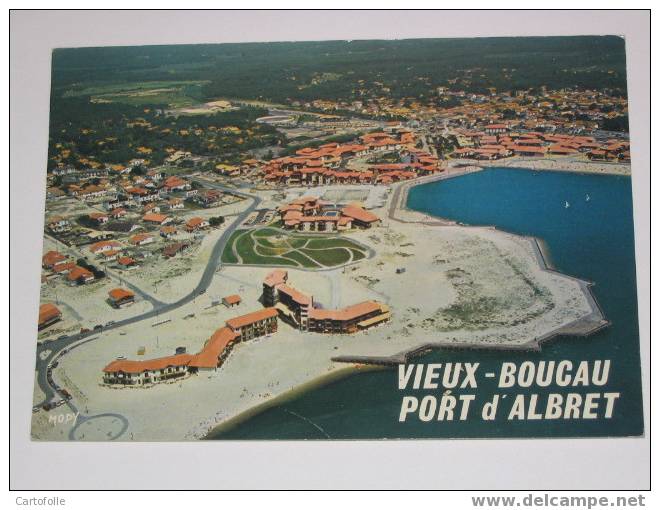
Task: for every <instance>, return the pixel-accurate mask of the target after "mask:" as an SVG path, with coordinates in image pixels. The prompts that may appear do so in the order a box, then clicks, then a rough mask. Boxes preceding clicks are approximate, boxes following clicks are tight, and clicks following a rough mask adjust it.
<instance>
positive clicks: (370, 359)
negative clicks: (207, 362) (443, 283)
mask: <svg viewBox="0 0 660 510" xmlns="http://www.w3.org/2000/svg"><path fill="white" fill-rule="evenodd" d="M482 169H483V167H478V168H475V167H469V169H468V170H467V171H465V172H462V173H454V174H449V173H447V174H439V175H435V176H431V177H430V178H425V179H424V180H417V181H412V182H411V181H406V182H404V183H402V184H401V185H399V186H397V188H396V189H395V193H393V194H392V196H391V200H392V203H391V204H389V206H390V207H389V210H390V217H391V218H392V219H393V220H395V221H401V220H398V219H397V218H396V217H395V216H396V213H397V212H399V211H401V210H405V211H407V212H409V213H413V214H415V215H421V216H428V217H433V218H437V219H438V220H439V221H442V222H446V224H450V225H456V226H458V227H460V228H468V229H471V228H483V226H481V227H478V226H472V225H462V224H456V222H454V221H453V220H448V219H446V218H441V217H437V216H433V215H431V214H424V213H420V212H419V211H414V210H412V209H409V208H408V206H407V199H408V191H409V190H410V189H411V188H412V187H414V186H420V185H423V184H430V183H432V182H436V181H439V180H444V179H449V178H453V177H460V176H462V175H466V174H468V173H474V172H478V171H481V170H482ZM527 170H529V169H527ZM404 221H405V220H404ZM405 222H406V223H408V222H410V221H405ZM486 228H492V229H493V230H497V231H499V232H503V233H505V234H508V235H514V236H517V237H520V238H522V239H525V240H527V241H528V242H529V243H530V244H531V245H532V246H533V249H534V251H535V254H536V259H537V262H538V264H539V267H540V268H541V269H542V270H544V271H548V272H553V273H558V274H561V275H562V276H565V277H568V278H570V279H573V280H575V281H577V282H578V283H579V285H580V286H581V287H582V289H583V291H584V293H585V295H586V296H587V299H588V300H589V301H590V303H591V304H592V314H593V315H596V316H599V317H596V320H595V321H594V323H590V322H589V318H581V319H578V320H576V321H574V322H573V323H570V324H567V325H564V326H562V327H559V328H557V329H556V330H553V331H550V332H548V333H546V334H545V335H542V336H541V337H539V338H535V339H533V340H530V341H529V342H527V343H525V344H521V345H517V346H516V345H507V346H484V345H481V344H464V345H461V346H457V345H456V344H452V343H444V342H437V343H436V342H431V343H425V344H422V345H419V346H416V347H414V348H413V349H408V350H405V351H402V352H399V353H397V354H395V355H393V356H385V357H379V356H368V355H367V356H337V357H333V358H332V361H333V362H336V363H353V364H360V365H361V367H359V368H357V367H355V366H347V367H345V368H338V369H337V370H336V371H333V372H331V373H328V374H323V375H321V376H319V377H316V378H313V379H311V380H310V381H308V382H306V383H304V384H301V385H299V386H297V387H295V388H293V389H291V390H288V391H286V392H284V393H282V394H280V395H277V396H275V397H273V398H272V399H269V400H267V401H265V402H262V403H260V404H257V405H256V406H254V407H252V408H250V409H247V410H245V411H243V412H241V413H239V414H237V415H236V416H233V417H231V418H229V419H227V420H226V421H224V422H222V423H219V424H217V425H216V426H214V427H213V428H211V429H210V430H209V431H208V432H207V434H206V435H204V436H202V437H200V439H203V440H219V439H221V438H215V437H213V436H217V435H220V434H222V433H223V432H225V431H228V430H231V429H233V428H234V427H236V426H238V425H240V424H242V423H244V422H246V421H248V420H249V419H251V418H253V417H254V416H257V415H259V414H260V413H262V412H264V411H266V410H268V409H272V408H273V407H275V406H278V405H281V404H283V403H285V402H288V401H291V400H292V399H294V398H295V397H297V396H300V395H303V394H305V393H307V392H309V391H311V390H314V389H317V388H320V387H323V386H326V385H328V384H331V383H333V382H335V381H338V380H340V379H344V378H346V377H349V376H351V375H354V374H356V373H359V372H360V371H375V370H386V369H388V368H390V367H392V366H394V365H397V364H401V363H409V362H410V361H411V359H414V358H416V357H418V356H420V355H423V354H426V353H428V352H430V351H440V350H443V349H451V350H487V351H509V350H512V351H537V352H538V351H541V349H542V346H543V344H545V343H548V342H550V341H552V340H557V339H560V338H562V337H566V336H582V337H586V336H590V335H592V334H595V333H597V332H599V331H600V330H602V329H603V328H606V327H608V326H609V325H610V322H609V321H608V320H607V319H606V317H605V314H604V312H603V311H602V309H601V307H600V304H599V303H598V301H597V299H596V297H595V295H594V294H593V293H592V292H591V286H592V285H593V283H592V282H587V281H586V280H583V279H581V278H578V277H575V276H571V275H568V274H565V273H562V272H561V271H557V270H556V269H555V267H554V265H553V264H552V261H551V257H550V250H549V246H548V245H547V243H546V242H545V241H544V240H543V239H539V238H537V237H535V236H522V235H520V234H516V233H513V232H507V231H505V230H501V229H499V228H498V227H497V226H486Z"/></svg>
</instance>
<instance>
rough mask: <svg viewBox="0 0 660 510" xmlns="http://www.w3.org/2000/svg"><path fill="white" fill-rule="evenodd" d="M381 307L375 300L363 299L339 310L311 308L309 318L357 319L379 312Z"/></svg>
mask: <svg viewBox="0 0 660 510" xmlns="http://www.w3.org/2000/svg"><path fill="white" fill-rule="evenodd" d="M381 311H382V307H381V304H380V303H377V302H376V301H363V302H361V303H356V304H354V305H351V306H347V307H346V308H341V309H339V310H323V309H321V308H312V309H311V310H310V311H309V318H310V319H316V320H336V321H348V320H352V319H358V318H360V317H362V316H363V315H367V314H368V313H372V312H381Z"/></svg>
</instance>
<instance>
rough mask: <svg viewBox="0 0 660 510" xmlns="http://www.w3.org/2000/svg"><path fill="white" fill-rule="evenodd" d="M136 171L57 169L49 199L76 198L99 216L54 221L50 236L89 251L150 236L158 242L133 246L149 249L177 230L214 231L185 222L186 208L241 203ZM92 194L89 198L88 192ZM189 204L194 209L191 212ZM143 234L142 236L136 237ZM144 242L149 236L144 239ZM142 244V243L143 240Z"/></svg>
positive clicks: (156, 172)
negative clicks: (92, 245) (128, 238)
mask: <svg viewBox="0 0 660 510" xmlns="http://www.w3.org/2000/svg"><path fill="white" fill-rule="evenodd" d="M138 166H139V165H138V164H136V166H131V165H129V166H122V165H109V166H108V167H106V168H89V169H82V170H77V169H74V168H71V167H62V168H59V167H58V168H55V169H54V170H53V172H52V174H50V175H49V186H48V195H47V196H48V199H49V200H52V201H57V200H59V199H60V198H63V197H67V196H68V197H73V198H76V199H78V200H81V201H82V202H85V203H86V204H87V205H89V206H93V207H95V208H96V210H94V211H92V212H90V213H88V214H87V215H84V216H81V217H76V218H72V217H65V216H63V215H52V216H49V217H48V218H47V220H46V230H47V231H48V232H49V233H50V234H52V235H54V236H56V237H57V238H58V239H60V240H61V241H63V242H65V243H66V244H69V245H83V244H88V243H93V242H95V241H98V240H102V239H105V238H112V237H118V236H127V235H131V234H135V233H138V232H140V231H147V232H152V233H155V234H156V235H155V237H154V236H151V239H152V241H139V240H138V241H136V242H133V241H132V240H131V244H133V245H142V244H148V243H149V242H153V241H155V240H157V239H158V232H155V229H160V228H162V227H170V228H167V229H165V230H163V231H162V237H165V238H168V239H169V238H171V237H173V236H174V235H175V234H176V232H177V230H181V231H187V232H196V231H198V230H201V229H204V228H206V227H208V226H209V224H208V221H207V220H204V219H201V218H190V219H188V220H187V221H185V220H183V219H181V218H180V216H179V213H180V212H183V211H184V210H185V209H186V207H197V208H212V207H218V206H221V205H224V204H227V203H232V202H235V201H237V200H240V198H239V197H237V196H235V195H233V194H231V193H227V192H223V191H219V190H216V189H205V188H202V187H200V186H197V185H193V183H192V182H191V181H190V180H189V179H186V178H184V177H181V176H179V175H170V176H166V175H165V173H164V172H163V171H162V170H160V169H158V168H154V169H150V170H144V169H142V170H141V171H140V172H139V173H137V174H136V173H134V172H133V169H134V168H136V167H138ZM88 191H89V192H88ZM186 203H188V206H186ZM136 231H138V232H136ZM140 235H141V236H145V239H147V237H148V236H146V234H143V233H141V234H140ZM138 239H139V238H138Z"/></svg>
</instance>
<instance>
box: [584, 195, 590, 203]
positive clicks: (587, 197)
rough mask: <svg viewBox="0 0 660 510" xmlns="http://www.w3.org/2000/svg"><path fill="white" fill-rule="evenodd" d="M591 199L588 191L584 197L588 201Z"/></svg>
mask: <svg viewBox="0 0 660 510" xmlns="http://www.w3.org/2000/svg"><path fill="white" fill-rule="evenodd" d="M589 200H591V197H590V196H589V193H587V196H586V197H584V201H585V202H588V201H589Z"/></svg>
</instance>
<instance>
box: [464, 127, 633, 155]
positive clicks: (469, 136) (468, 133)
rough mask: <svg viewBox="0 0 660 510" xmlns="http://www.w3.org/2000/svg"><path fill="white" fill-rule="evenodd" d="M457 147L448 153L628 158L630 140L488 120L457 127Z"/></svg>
mask: <svg viewBox="0 0 660 510" xmlns="http://www.w3.org/2000/svg"><path fill="white" fill-rule="evenodd" d="M456 134H457V140H458V141H459V144H460V147H458V148H456V149H455V150H454V151H453V152H452V154H451V157H453V158H459V159H478V160H493V159H501V158H508V157H511V156H523V157H544V156H546V155H548V156H575V155H579V154H584V155H585V156H586V157H587V158H589V159H601V160H605V161H622V162H630V143H629V142H628V141H622V140H616V139H612V140H607V141H605V142H598V141H597V140H596V139H595V138H594V137H592V136H578V135H565V134H553V133H544V132H538V131H529V132H518V131H511V129H510V127H509V125H507V124H488V125H486V126H484V127H483V128H482V129H477V130H468V129H458V130H457V131H456Z"/></svg>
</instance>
